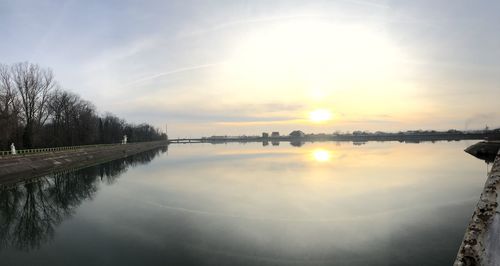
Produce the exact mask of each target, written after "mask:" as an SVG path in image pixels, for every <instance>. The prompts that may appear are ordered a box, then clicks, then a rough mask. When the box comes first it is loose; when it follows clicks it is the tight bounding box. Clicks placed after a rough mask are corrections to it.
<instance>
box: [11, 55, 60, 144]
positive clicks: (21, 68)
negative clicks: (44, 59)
mask: <svg viewBox="0 0 500 266" xmlns="http://www.w3.org/2000/svg"><path fill="white" fill-rule="evenodd" d="M11 74H12V79H13V81H14V85H15V88H16V90H17V92H18V93H19V96H20V102H21V117H22V119H23V122H24V132H23V144H24V147H26V148H32V147H33V136H34V130H36V129H38V128H39V127H41V126H43V125H44V124H45V121H46V120H47V118H48V115H49V112H48V108H47V102H48V99H49V95H50V92H51V90H52V89H53V88H54V86H55V83H56V82H55V81H54V75H53V73H52V70H50V69H46V68H40V67H39V66H38V65H37V64H31V63H27V62H25V63H17V64H15V65H13V66H12V68H11Z"/></svg>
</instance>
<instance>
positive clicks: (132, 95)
mask: <svg viewBox="0 0 500 266" xmlns="http://www.w3.org/2000/svg"><path fill="white" fill-rule="evenodd" d="M499 13H500V2H498V1H459V0H456V1H455V0H453V1H368V0H342V1H333V0H331V1H257V0H255V1H249V0H247V1H237V0H230V1H229V0H228V1H186V0H182V1H128V0H122V1H92V0H89V1H45V0H40V1H23V0H15V1H11V0H0V33H1V36H2V37H1V39H2V41H1V42H0V63H4V64H11V63H16V62H24V61H29V62H33V63H37V64H39V65H41V66H44V67H50V68H51V69H52V70H53V71H54V73H55V76H56V79H57V80H58V81H59V83H60V84H61V85H62V87H64V88H66V89H67V90H70V91H72V92H74V93H77V94H78V95H80V96H81V97H83V98H84V99H87V100H89V101H91V102H93V103H94V104H95V106H96V107H97V109H98V110H99V112H101V113H105V112H111V113H113V114H116V115H118V116H120V117H123V118H125V119H126V120H128V121H130V122H134V123H140V122H147V123H151V124H154V125H156V126H158V127H160V128H162V129H163V128H164V127H165V124H168V134H169V136H171V137H199V136H211V135H242V134H246V135H253V134H260V133H261V132H270V131H280V132H282V134H288V133H289V132H290V131H292V130H294V129H301V130H303V131H304V132H311V133H312V132H316V133H319V132H325V133H332V132H337V131H340V132H345V131H354V130H370V131H378V130H381V131H399V130H409V129H438V130H443V129H450V128H456V129H459V130H467V129H476V128H484V127H485V126H486V125H488V126H490V127H500V109H499V108H498V105H499V102H498V101H499V100H500V49H499V48H500V34H499V33H500V16H499V15H498V14H499Z"/></svg>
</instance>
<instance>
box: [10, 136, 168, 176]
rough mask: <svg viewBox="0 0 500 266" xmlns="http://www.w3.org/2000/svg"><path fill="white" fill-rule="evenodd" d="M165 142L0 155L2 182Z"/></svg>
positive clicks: (81, 165)
mask: <svg viewBox="0 0 500 266" xmlns="http://www.w3.org/2000/svg"><path fill="white" fill-rule="evenodd" d="M166 145H168V144H167V142H166V141H154V142H141V143H129V144H124V145H122V144H116V145H108V146H101V147H82V148H79V149H75V150H65V151H54V152H44V153H36V154H26V155H6V156H0V184H11V183H15V182H19V181H22V180H23V179H27V178H32V177H37V176H41V175H46V174H49V173H51V172H57V171H61V170H64V169H66V168H74V167H85V166H87V165H93V164H95V163H98V162H105V161H110V160H115V159H119V158H124V157H127V156H130V155H133V154H137V153H140V152H143V151H147V150H151V149H154V148H159V147H163V146H166Z"/></svg>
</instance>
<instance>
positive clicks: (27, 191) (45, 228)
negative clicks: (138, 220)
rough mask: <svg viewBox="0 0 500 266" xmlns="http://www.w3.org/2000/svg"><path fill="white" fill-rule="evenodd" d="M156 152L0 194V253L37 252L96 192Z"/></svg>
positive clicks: (78, 171) (63, 174) (159, 150)
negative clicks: (9, 249)
mask: <svg viewBox="0 0 500 266" xmlns="http://www.w3.org/2000/svg"><path fill="white" fill-rule="evenodd" d="M165 151H166V149H156V150H151V151H147V152H144V153H140V154H136V155H133V156H130V157H127V158H124V159H120V160H116V161H111V162H108V163H104V164H101V165H97V166H92V167H88V168H85V169H81V170H77V171H73V172H67V173H58V174H52V175H49V176H45V177H43V178H40V179H39V180H37V181H36V182H33V183H25V184H20V185H18V186H15V187H14V188H9V189H3V190H0V249H2V248H6V247H14V248H17V249H21V250H31V249H37V248H39V247H40V246H41V245H42V244H44V243H45V242H47V241H49V240H50V239H52V238H53V236H54V232H55V228H56V227H57V226H58V225H59V224H60V223H61V222H62V221H63V220H64V219H66V218H69V217H70V216H71V215H72V214H73V213H74V211H75V209H76V208H77V207H78V206H79V205H80V204H81V203H82V202H83V201H84V200H87V199H92V198H93V196H94V195H95V193H96V192H97V190H98V185H99V181H104V182H106V183H108V184H112V183H113V182H114V181H115V180H116V179H117V178H118V177H119V176H120V175H121V174H122V173H124V172H125V171H126V170H127V169H128V167H129V166H136V165H140V164H145V163H148V162H150V161H151V160H152V159H153V158H154V157H156V156H157V155H158V154H160V152H165Z"/></svg>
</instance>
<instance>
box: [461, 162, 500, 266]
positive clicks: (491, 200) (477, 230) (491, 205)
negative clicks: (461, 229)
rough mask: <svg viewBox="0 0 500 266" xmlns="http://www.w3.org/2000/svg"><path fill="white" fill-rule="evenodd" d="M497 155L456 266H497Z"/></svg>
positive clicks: (499, 220)
mask: <svg viewBox="0 0 500 266" xmlns="http://www.w3.org/2000/svg"><path fill="white" fill-rule="evenodd" d="M498 191H500V153H497V155H496V159H495V160H494V162H493V166H492V167H491V171H490V172H489V174H488V178H487V180H486V184H485V185H484V189H483V192H482V193H481V197H480V198H479V202H478V203H477V206H476V209H475V211H474V214H473V215H472V218H471V221H470V222H469V225H468V226H467V229H466V232H465V236H464V238H463V241H462V245H461V246H460V249H459V251H458V255H457V258H456V260H455V264H454V265H455V266H469V265H481V266H482V265H495V266H496V265H500V234H499V233H500V213H499V209H498V200H499V199H498Z"/></svg>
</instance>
